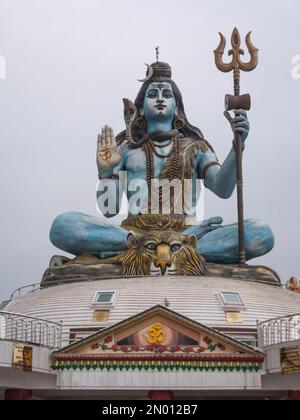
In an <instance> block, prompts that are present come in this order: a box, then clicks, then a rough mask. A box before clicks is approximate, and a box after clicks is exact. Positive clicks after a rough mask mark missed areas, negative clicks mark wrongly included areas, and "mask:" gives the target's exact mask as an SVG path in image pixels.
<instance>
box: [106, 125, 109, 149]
mask: <svg viewBox="0 0 300 420" xmlns="http://www.w3.org/2000/svg"><path fill="white" fill-rule="evenodd" d="M105 143H106V147H107V148H110V130H109V126H108V125H106V126H105Z"/></svg>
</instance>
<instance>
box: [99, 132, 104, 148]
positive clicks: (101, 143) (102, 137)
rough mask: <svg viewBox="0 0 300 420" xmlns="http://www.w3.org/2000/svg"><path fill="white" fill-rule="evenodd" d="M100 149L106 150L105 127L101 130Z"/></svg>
mask: <svg viewBox="0 0 300 420" xmlns="http://www.w3.org/2000/svg"><path fill="white" fill-rule="evenodd" d="M100 147H101V148H102V149H103V148H105V130H104V127H103V128H102V129H101V134H100Z"/></svg>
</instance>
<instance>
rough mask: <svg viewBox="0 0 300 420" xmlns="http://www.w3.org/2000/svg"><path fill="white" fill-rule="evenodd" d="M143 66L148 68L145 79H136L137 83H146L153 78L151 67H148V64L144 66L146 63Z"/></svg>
mask: <svg viewBox="0 0 300 420" xmlns="http://www.w3.org/2000/svg"><path fill="white" fill-rule="evenodd" d="M145 66H147V68H148V75H147V76H146V77H145V79H138V81H139V82H141V83H145V82H148V80H150V79H151V77H152V76H153V68H152V66H150V65H149V64H146V63H145Z"/></svg>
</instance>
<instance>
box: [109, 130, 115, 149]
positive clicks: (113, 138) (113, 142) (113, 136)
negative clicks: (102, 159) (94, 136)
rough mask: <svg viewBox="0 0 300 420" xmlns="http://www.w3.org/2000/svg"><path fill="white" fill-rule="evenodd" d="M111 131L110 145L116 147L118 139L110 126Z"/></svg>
mask: <svg viewBox="0 0 300 420" xmlns="http://www.w3.org/2000/svg"><path fill="white" fill-rule="evenodd" d="M109 133H110V145H111V147H116V145H117V144H116V139H115V135H114V130H113V129H112V128H111V127H110V128H109Z"/></svg>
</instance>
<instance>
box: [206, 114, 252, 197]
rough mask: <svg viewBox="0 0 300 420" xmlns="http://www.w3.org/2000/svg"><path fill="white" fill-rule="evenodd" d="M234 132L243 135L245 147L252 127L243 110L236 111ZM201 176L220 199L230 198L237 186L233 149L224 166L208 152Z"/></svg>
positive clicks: (233, 121)
mask: <svg viewBox="0 0 300 420" xmlns="http://www.w3.org/2000/svg"><path fill="white" fill-rule="evenodd" d="M234 114H235V118H233V119H232V130H233V132H234V133H238V134H240V135H241V139H242V144H243V146H244V144H245V141H246V139H247V137H248V134H249V130H250V126H249V122H248V118H247V114H246V112H245V111H243V110H234ZM199 170H200V176H201V177H202V179H203V180H204V184H205V186H206V187H207V188H208V189H210V190H211V191H212V192H213V193H215V194H216V195H217V196H218V197H220V198H224V199H226V198H230V197H231V196H232V194H233V191H234V189H235V186H236V155H235V150H234V148H233V147H232V148H231V150H230V152H229V154H228V156H227V157H226V159H225V161H224V163H223V164H222V165H220V164H219V162H218V159H217V157H216V155H215V153H214V152H213V151H211V150H208V151H207V152H206V153H203V154H202V156H201V158H200V168H199Z"/></svg>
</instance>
